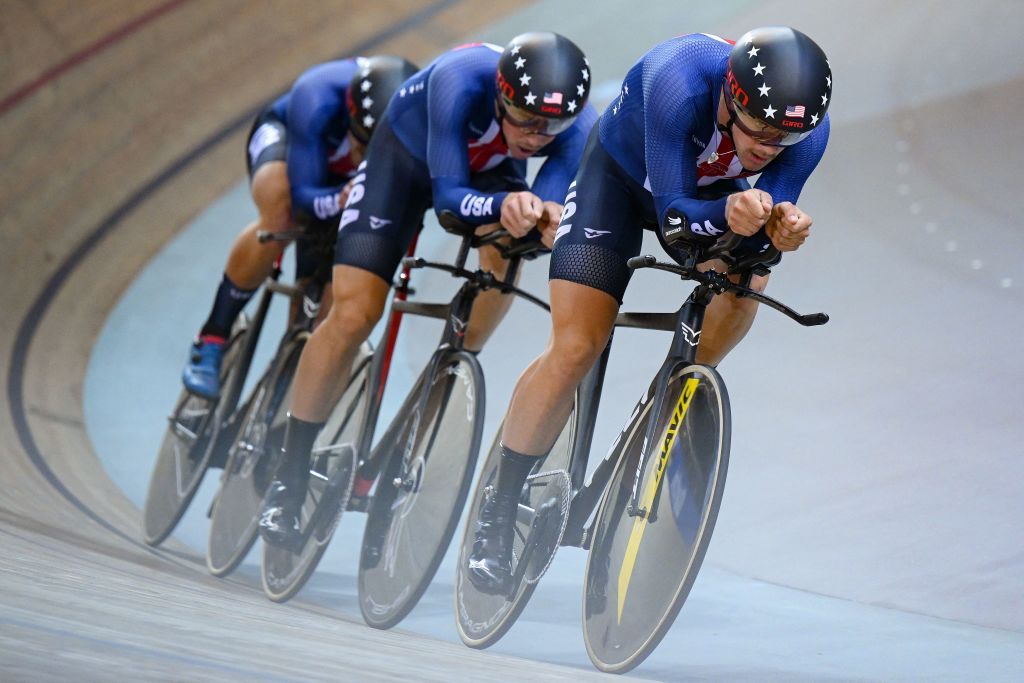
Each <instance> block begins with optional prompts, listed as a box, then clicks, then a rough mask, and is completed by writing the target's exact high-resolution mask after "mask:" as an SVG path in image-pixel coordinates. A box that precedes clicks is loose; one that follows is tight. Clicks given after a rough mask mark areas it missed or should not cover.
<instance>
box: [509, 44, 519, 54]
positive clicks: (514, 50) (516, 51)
mask: <svg viewBox="0 0 1024 683" xmlns="http://www.w3.org/2000/svg"><path fill="white" fill-rule="evenodd" d="M510 54H513V55H517V54H519V46H518V45H513V46H512V52H511V53H510Z"/></svg>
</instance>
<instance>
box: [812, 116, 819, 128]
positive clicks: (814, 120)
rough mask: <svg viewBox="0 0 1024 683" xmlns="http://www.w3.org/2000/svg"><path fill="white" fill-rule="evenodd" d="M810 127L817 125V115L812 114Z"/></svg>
mask: <svg viewBox="0 0 1024 683" xmlns="http://www.w3.org/2000/svg"><path fill="white" fill-rule="evenodd" d="M811 125H812V126H816V125H818V115H817V114H812V115H811Z"/></svg>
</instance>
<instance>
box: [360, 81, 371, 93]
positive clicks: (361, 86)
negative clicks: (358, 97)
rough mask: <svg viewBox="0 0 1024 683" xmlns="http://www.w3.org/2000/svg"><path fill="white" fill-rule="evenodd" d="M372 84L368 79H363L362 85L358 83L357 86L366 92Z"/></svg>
mask: <svg viewBox="0 0 1024 683" xmlns="http://www.w3.org/2000/svg"><path fill="white" fill-rule="evenodd" d="M372 86H373V83H370V81H363V83H362V85H360V86H359V87H360V88H361V89H362V91H363V92H366V91H367V90H369V89H370V88H371V87H372Z"/></svg>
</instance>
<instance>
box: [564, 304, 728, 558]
mask: <svg viewBox="0 0 1024 683" xmlns="http://www.w3.org/2000/svg"><path fill="white" fill-rule="evenodd" d="M714 295H715V292H714V291H713V290H712V288H711V287H709V286H707V285H704V284H701V285H698V286H697V287H696V288H695V289H694V290H693V292H692V293H691V294H690V296H689V297H688V298H687V299H686V301H685V302H684V303H683V305H682V306H681V307H680V308H679V310H678V311H676V312H675V313H620V314H619V315H618V316H617V317H616V319H615V327H633V328H638V329H646V330H665V331H672V332H673V336H672V343H671V345H670V346H669V351H668V355H667V356H666V357H665V360H664V362H663V363H662V364H661V368H660V369H659V370H658V373H657V375H655V378H654V380H653V381H652V382H651V384H650V386H649V387H648V389H647V391H646V392H645V393H644V395H643V397H642V398H641V399H640V400H639V401H638V402H637V404H636V405H635V406H634V407H633V412H632V413H631V414H630V415H631V417H630V419H629V421H628V422H627V423H626V425H625V426H624V427H623V429H622V431H621V432H620V433H619V436H618V438H617V439H616V440H615V442H614V443H613V444H612V447H611V448H610V449H609V451H608V453H607V455H605V457H604V459H603V460H602V461H601V463H600V464H598V466H597V468H596V469H595V470H594V473H593V475H591V477H590V481H588V482H587V483H586V484H584V483H583V481H584V478H585V477H586V472H587V463H588V461H589V459H590V450H591V444H592V441H593V432H594V426H595V424H596V422H597V410H598V407H599V404H600V400H601V390H602V388H603V385H604V375H605V370H606V368H607V366H608V357H609V355H610V353H611V346H612V339H614V331H613V334H612V336H611V338H609V340H608V345H607V346H605V349H604V351H603V352H602V353H601V356H600V358H599V359H598V361H597V363H596V364H595V365H594V367H593V368H592V369H591V370H590V372H589V373H587V375H586V377H585V378H584V379H583V381H582V382H581V383H580V387H579V390H578V391H577V394H576V415H575V424H574V426H573V428H574V430H575V434H576V435H577V438H576V439H574V442H573V449H572V453H571V454H570V457H569V476H570V478H571V481H572V490H573V491H574V492H575V493H574V495H573V497H572V502H571V504H570V507H569V518H568V521H567V522H566V529H565V535H564V536H563V540H562V545H573V546H580V547H583V548H588V547H589V546H590V533H589V532H590V527H589V526H586V522H587V520H589V519H590V517H591V516H592V514H593V512H594V510H595V508H596V507H597V505H598V504H599V503H600V502H601V497H602V495H603V494H604V491H605V488H606V487H607V486H608V482H609V480H610V479H611V476H612V473H613V472H614V471H615V466H616V464H618V462H619V459H620V458H621V457H622V449H623V448H625V445H626V442H627V439H626V438H625V437H626V435H627V434H628V433H630V432H631V431H632V428H633V426H634V425H635V424H636V422H637V421H638V420H640V419H642V417H643V408H644V406H645V405H646V404H647V402H648V401H650V400H652V398H653V400H654V403H653V405H651V407H650V411H651V412H650V414H651V415H653V416H654V417H655V419H650V420H648V423H647V431H646V433H645V435H644V441H643V444H644V452H643V453H641V456H640V465H639V466H640V467H641V468H642V467H643V466H644V464H645V463H646V462H647V459H648V458H649V457H650V454H651V452H652V449H651V448H649V445H653V444H655V442H656V439H655V437H656V434H655V433H654V430H655V429H657V419H656V417H657V416H658V415H660V414H661V410H662V407H663V405H664V402H665V400H666V396H665V390H666V388H667V387H668V383H669V380H670V379H671V378H672V371H673V370H674V369H675V368H677V367H679V366H680V365H691V364H692V363H693V362H694V360H695V358H696V355H697V345H698V343H699V342H700V334H701V330H702V329H703V326H704V313H705V312H706V310H707V306H708V304H709V303H710V302H711V299H712V298H713V297H714ZM637 499H638V491H637V490H636V489H635V488H634V491H633V496H632V498H631V500H630V507H629V508H628V509H629V510H630V511H631V514H632V512H633V511H636V512H637V513H638V514H641V512H640V511H638V510H637Z"/></svg>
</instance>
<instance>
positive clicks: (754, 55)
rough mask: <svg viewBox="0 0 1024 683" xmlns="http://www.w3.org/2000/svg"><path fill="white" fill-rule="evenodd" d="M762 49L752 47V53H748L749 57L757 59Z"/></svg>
mask: <svg viewBox="0 0 1024 683" xmlns="http://www.w3.org/2000/svg"><path fill="white" fill-rule="evenodd" d="M748 45H749V43H748ZM760 49H761V48H759V47H752V48H750V51H749V52H747V56H748V57H756V56H757V51H758V50H760Z"/></svg>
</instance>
